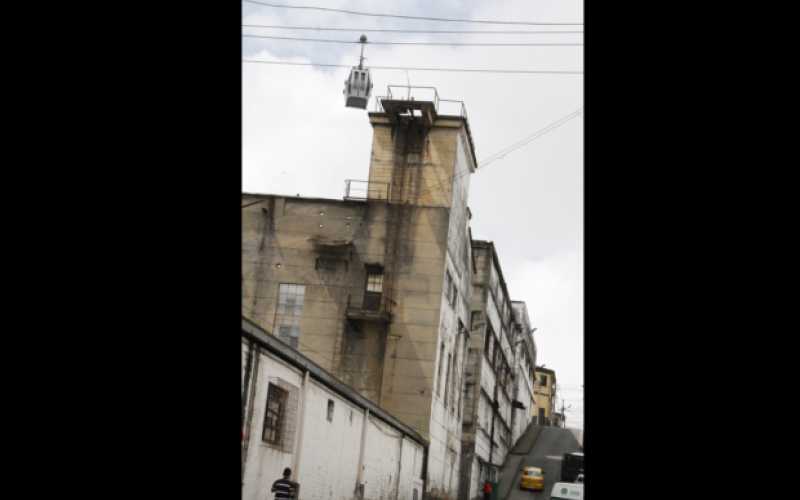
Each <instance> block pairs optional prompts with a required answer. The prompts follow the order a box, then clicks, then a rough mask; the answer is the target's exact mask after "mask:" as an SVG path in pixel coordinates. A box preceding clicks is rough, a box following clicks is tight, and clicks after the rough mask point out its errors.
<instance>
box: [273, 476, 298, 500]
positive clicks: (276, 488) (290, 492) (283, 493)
mask: <svg viewBox="0 0 800 500" xmlns="http://www.w3.org/2000/svg"><path fill="white" fill-rule="evenodd" d="M297 486H298V485H297V483H294V482H292V481H289V480H288V479H278V480H277V481H275V482H274V483H272V491H273V492H274V493H275V500H278V499H281V498H294V496H295V493H297Z"/></svg>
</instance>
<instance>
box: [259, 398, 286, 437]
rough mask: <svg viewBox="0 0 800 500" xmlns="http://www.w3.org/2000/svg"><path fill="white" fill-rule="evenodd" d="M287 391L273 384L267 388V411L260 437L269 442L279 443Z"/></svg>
mask: <svg viewBox="0 0 800 500" xmlns="http://www.w3.org/2000/svg"><path fill="white" fill-rule="evenodd" d="M288 396H289V393H288V391H286V390H285V389H281V388H280V387H278V386H277V385H275V384H269V388H268V389H267V411H266V414H265V415H264V431H263V433H262V435H261V439H262V440H263V441H264V442H266V443H270V444H274V445H278V446H280V444H281V439H282V437H283V436H282V432H283V419H284V415H285V414H286V401H287V399H288Z"/></svg>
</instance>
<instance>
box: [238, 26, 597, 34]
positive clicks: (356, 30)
mask: <svg viewBox="0 0 800 500" xmlns="http://www.w3.org/2000/svg"><path fill="white" fill-rule="evenodd" d="M242 28H266V29H276V30H309V31H350V32H354V33H422V34H434V35H436V34H449V35H548V34H552V35H582V34H583V31H580V30H576V31H570V30H568V31H562V30H558V31H555V30H549V31H548V30H409V29H398V28H342V27H335V26H282V25H274V24H243V25H242Z"/></svg>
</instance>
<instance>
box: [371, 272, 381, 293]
mask: <svg viewBox="0 0 800 500" xmlns="http://www.w3.org/2000/svg"><path fill="white" fill-rule="evenodd" d="M367 291H368V292H375V293H382V292H383V272H370V273H369V274H367Z"/></svg>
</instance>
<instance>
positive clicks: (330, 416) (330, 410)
mask: <svg viewBox="0 0 800 500" xmlns="http://www.w3.org/2000/svg"><path fill="white" fill-rule="evenodd" d="M350 418H351V419H352V415H351V416H350ZM328 422H333V400H332V399H329V400H328Z"/></svg>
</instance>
